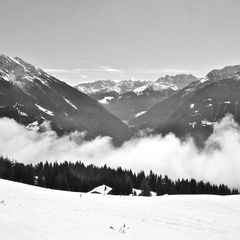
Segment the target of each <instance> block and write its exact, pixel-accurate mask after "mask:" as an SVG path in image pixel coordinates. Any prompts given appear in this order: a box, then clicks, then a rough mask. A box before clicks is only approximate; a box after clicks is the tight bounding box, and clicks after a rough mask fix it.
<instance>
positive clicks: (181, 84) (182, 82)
mask: <svg viewBox="0 0 240 240" xmlns="http://www.w3.org/2000/svg"><path fill="white" fill-rule="evenodd" d="M199 80H200V79H199V78H197V77H195V76H193V75H192V74H177V75H175V76H169V75H166V76H165V77H160V78H159V79H158V80H157V81H156V83H159V84H161V85H164V84H165V85H166V86H169V87H171V86H174V87H175V89H178V90H181V89H183V88H185V87H186V86H188V85H189V84H190V83H192V82H196V81H199Z"/></svg>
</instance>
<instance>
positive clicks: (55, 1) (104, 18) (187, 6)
mask: <svg viewBox="0 0 240 240" xmlns="http://www.w3.org/2000/svg"><path fill="white" fill-rule="evenodd" d="M0 11H1V14H0V29H1V37H0V53H3V54H6V55H9V56H11V57H15V56H18V57H20V58H22V59H24V60H25V61H27V62H30V63H32V64H34V65H35V66H38V67H40V68H42V69H44V70H46V71H47V72H48V73H49V74H51V75H53V76H56V77H58V78H59V79H61V80H63V81H66V82H67V83H68V84H70V85H76V84H78V83H80V82H87V81H95V80H100V79H112V80H126V79H134V80H156V79H157V78H158V77H160V76H164V75H166V74H178V73H192V74H194V75H196V76H199V77H200V76H204V75H206V74H207V73H208V72H209V71H210V70H212V69H215V68H222V67H224V66H227V65H236V64H240V1H239V0H201V1H200V0H181V1H179V0H121V1H118V0H61V1H59V0H51V1H49V0H41V1H33V0H0Z"/></svg>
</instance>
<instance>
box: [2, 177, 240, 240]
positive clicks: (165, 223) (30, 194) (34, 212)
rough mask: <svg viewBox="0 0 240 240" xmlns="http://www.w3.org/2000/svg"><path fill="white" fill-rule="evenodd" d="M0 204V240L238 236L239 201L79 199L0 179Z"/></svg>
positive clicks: (228, 198)
mask: <svg viewBox="0 0 240 240" xmlns="http://www.w3.org/2000/svg"><path fill="white" fill-rule="evenodd" d="M2 201H3V202H2ZM0 202H2V203H0V222H1V224H0V233H1V239H11V240H21V239H22V240H32V239H34V240H37V239H46V240H47V239H57V240H61V239H63V240H66V239H68V240H73V239H78V240H79V239H88V240H89V239H90V240H91V239H96V240H97V239H98V240H99V239H104V240H107V239H133V240H134V239H141V240H143V239H153V240H154V239H156V240H159V239H161V240H164V239H166V240H171V239H179V240H181V239H183V240H188V239H191V240H192V239H195V240H196V239H205V240H206V239H217V240H220V239H228V240H231V239H239V236H240V228H239V225H240V210H239V209H240V196H226V197H222V196H211V195H210V196H207V195H195V196H191V195H188V196H186V195H181V196H176V195H175V196H162V197H150V198H148V197H132V196H125V197H123V196H111V195H105V196H103V195H98V194H81V197H80V194H79V193H73V192H64V191H56V190H50V189H43V188H39V187H33V186H28V185H24V184H20V183H14V182H10V181H6V180H2V179H0ZM124 224H125V225H124Z"/></svg>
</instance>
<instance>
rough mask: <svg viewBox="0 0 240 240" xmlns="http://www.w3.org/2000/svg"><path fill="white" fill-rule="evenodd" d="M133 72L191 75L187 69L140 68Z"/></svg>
mask: <svg viewBox="0 0 240 240" xmlns="http://www.w3.org/2000/svg"><path fill="white" fill-rule="evenodd" d="M135 72H138V73H142V74H181V73H186V74H187V73H192V72H193V71H191V70H189V69H178V68H142V69H136V70H135Z"/></svg>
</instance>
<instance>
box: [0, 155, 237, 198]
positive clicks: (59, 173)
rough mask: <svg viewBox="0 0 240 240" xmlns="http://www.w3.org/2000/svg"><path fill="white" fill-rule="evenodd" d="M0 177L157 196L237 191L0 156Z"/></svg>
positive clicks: (72, 188)
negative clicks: (138, 192) (153, 193)
mask: <svg viewBox="0 0 240 240" xmlns="http://www.w3.org/2000/svg"><path fill="white" fill-rule="evenodd" d="M0 178H3V179H7V180H12V181H16V182H22V183H26V184H31V185H36V186H40V187H45V188H52V189H59V190H67V191H77V192H88V191H90V190H92V189H93V188H95V187H97V186H99V185H102V184H106V185H108V186H110V187H111V188H112V189H113V190H112V192H111V193H112V194H115V195H129V194H132V188H136V189H140V190H142V193H141V195H144V196H150V195H151V193H150V192H151V191H153V192H156V193H157V195H164V194H218V195H230V194H238V190H237V189H230V188H228V187H227V186H226V185H224V184H220V185H215V184H210V183H209V182H203V181H196V180H195V179H190V180H189V179H178V180H171V179H170V178H169V177H168V176H166V175H165V176H162V175H157V174H155V173H153V172H152V171H150V173H149V174H148V175H146V174H145V173H144V172H143V171H141V172H139V173H134V172H132V171H131V170H124V169H122V168H121V167H119V168H117V169H112V168H110V167H107V166H106V165H105V166H103V167H97V166H94V165H85V164H84V163H82V162H76V163H72V162H67V161H65V162H64V163H57V162H55V163H49V162H45V163H43V162H40V163H38V164H36V165H32V164H23V163H19V162H16V161H12V160H10V159H8V158H5V157H0Z"/></svg>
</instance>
